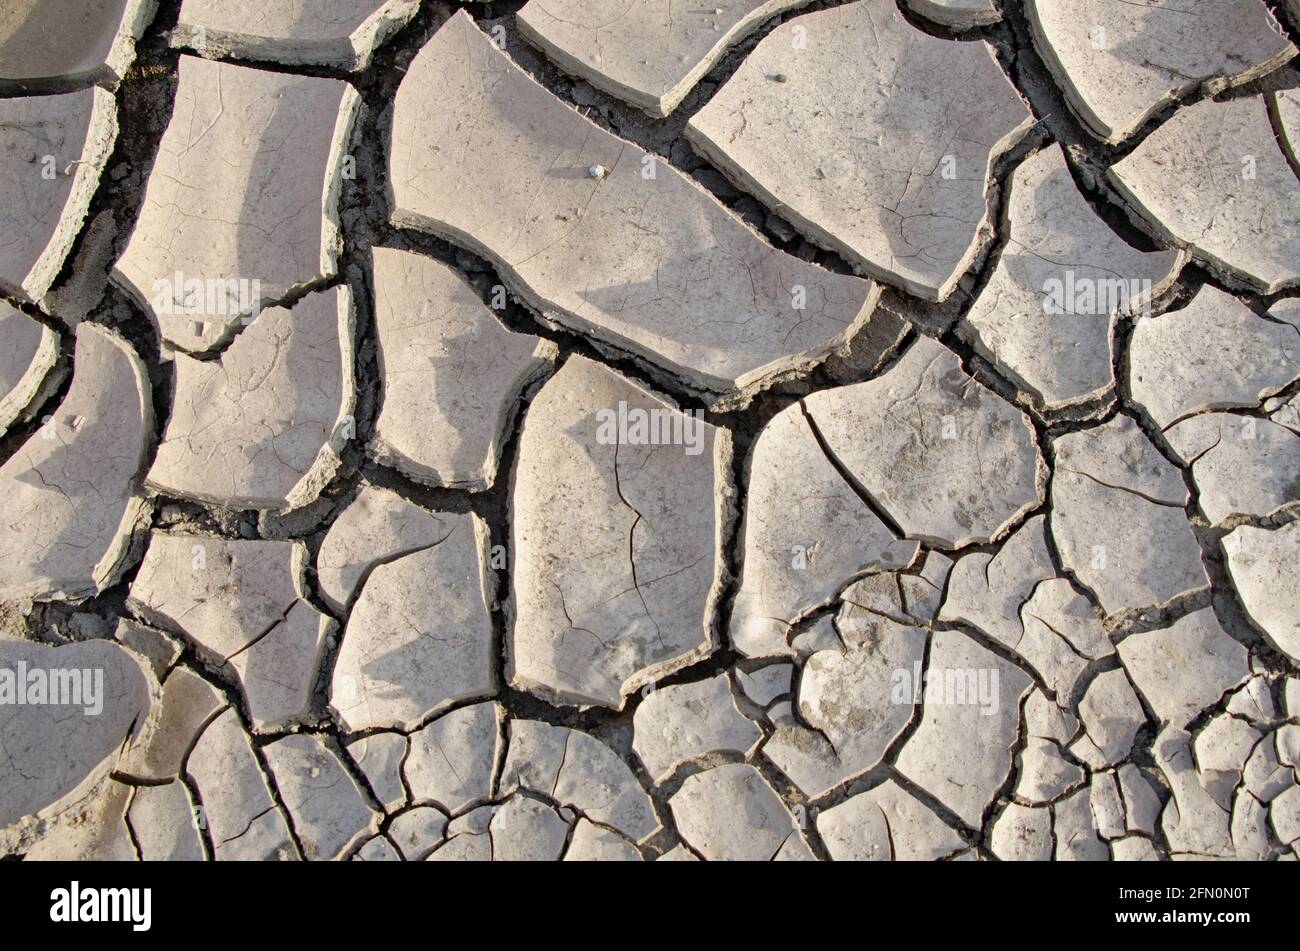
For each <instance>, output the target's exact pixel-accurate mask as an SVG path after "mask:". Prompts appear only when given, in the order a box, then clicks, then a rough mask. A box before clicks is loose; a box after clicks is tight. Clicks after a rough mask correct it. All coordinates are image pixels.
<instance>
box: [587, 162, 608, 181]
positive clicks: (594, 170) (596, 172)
mask: <svg viewBox="0 0 1300 951" xmlns="http://www.w3.org/2000/svg"><path fill="white" fill-rule="evenodd" d="M587 174H588V175H590V176H591V177H592V178H604V177H605V166H603V165H593V166H592V167H591V168H589V169H587Z"/></svg>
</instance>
